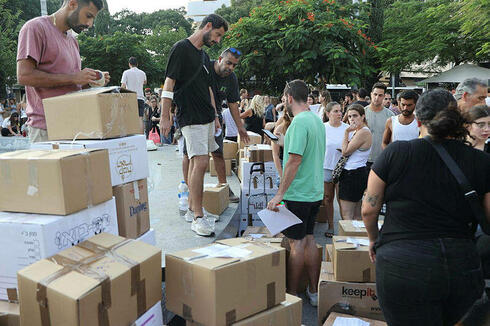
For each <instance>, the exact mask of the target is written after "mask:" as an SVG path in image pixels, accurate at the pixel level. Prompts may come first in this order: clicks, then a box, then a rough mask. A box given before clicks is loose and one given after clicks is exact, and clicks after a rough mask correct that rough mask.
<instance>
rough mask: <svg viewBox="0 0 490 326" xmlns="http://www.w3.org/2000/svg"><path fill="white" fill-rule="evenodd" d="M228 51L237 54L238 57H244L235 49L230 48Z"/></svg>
mask: <svg viewBox="0 0 490 326" xmlns="http://www.w3.org/2000/svg"><path fill="white" fill-rule="evenodd" d="M226 51H230V52H231V53H233V54H236V55H238V56H241V55H242V53H241V52H240V51H239V50H237V49H235V48H228V49H226ZM226 51H225V52H226Z"/></svg>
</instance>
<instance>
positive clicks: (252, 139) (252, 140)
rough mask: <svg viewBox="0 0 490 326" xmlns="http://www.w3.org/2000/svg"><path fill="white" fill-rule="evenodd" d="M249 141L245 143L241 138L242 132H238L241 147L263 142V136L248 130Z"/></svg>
mask: <svg viewBox="0 0 490 326" xmlns="http://www.w3.org/2000/svg"><path fill="white" fill-rule="evenodd" d="M247 134H248V137H249V142H248V143H245V142H244V141H243V140H242V139H240V134H238V139H237V140H238V146H239V149H243V148H245V146H248V145H253V144H262V136H260V135H259V134H256V133H255V132H251V131H247Z"/></svg>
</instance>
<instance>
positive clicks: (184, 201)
mask: <svg viewBox="0 0 490 326" xmlns="http://www.w3.org/2000/svg"><path fill="white" fill-rule="evenodd" d="M188 208H189V199H188V197H187V196H184V195H182V194H179V213H180V216H184V215H185V213H186V212H187V209H188Z"/></svg>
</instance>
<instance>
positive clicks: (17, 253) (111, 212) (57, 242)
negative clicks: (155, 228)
mask: <svg viewBox="0 0 490 326" xmlns="http://www.w3.org/2000/svg"><path fill="white" fill-rule="evenodd" d="M101 232H107V233H111V234H115V235H117V234H118V228H117V214H116V204H115V201H114V199H111V200H109V201H107V202H105V203H102V204H99V205H97V206H93V207H91V208H88V209H85V210H83V211H79V212H77V213H73V214H70V215H67V216H59V215H39V214H26V213H8V212H0V248H8V250H0V262H2V263H0V284H1V285H0V300H7V299H8V293H7V289H14V290H15V289H16V288H17V277H16V275H17V271H19V270H21V269H22V268H24V267H27V266H29V265H30V264H33V263H35V262H36V261H38V260H40V259H43V258H46V257H50V256H52V255H55V254H57V253H58V252H60V251H62V250H64V249H66V248H69V247H71V246H74V245H76V244H77V243H80V242H82V241H85V240H87V239H88V238H90V237H92V236H94V235H96V234H99V233H101Z"/></svg>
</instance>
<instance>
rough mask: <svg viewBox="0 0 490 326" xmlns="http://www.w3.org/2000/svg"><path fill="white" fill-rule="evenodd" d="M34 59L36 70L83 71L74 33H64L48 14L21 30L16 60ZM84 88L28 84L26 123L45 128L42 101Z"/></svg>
mask: <svg viewBox="0 0 490 326" xmlns="http://www.w3.org/2000/svg"><path fill="white" fill-rule="evenodd" d="M27 58H31V59H33V60H34V61H36V64H37V69H39V70H41V71H43V72H47V73H52V74H74V73H77V72H79V71H80V70H81V60H80V49H79V47H78V42H77V40H76V39H75V38H74V37H73V36H72V35H71V34H69V33H68V34H63V33H62V32H60V30H59V29H58V28H56V27H55V26H54V25H53V23H52V21H51V20H50V19H49V18H48V17H47V16H44V17H37V18H34V19H32V20H30V21H28V22H27V23H25V25H24V26H23V27H22V29H21V30H20V33H19V47H18V51H17V61H19V60H23V59H27ZM80 89H82V87H81V85H70V86H62V87H56V88H45V87H32V86H26V94H27V108H26V113H27V117H28V120H27V123H28V124H29V125H30V126H32V127H35V128H40V129H46V120H45V117H44V108H43V103H42V100H43V99H45V98H48V97H54V96H59V95H64V94H66V93H69V92H74V91H78V90H80Z"/></svg>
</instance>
